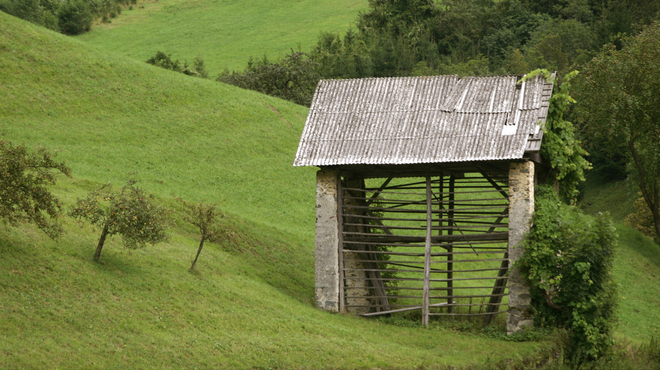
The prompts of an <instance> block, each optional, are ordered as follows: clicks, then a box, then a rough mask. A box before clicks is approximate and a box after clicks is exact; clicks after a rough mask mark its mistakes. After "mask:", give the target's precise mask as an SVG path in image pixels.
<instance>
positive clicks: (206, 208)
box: [179, 198, 226, 271]
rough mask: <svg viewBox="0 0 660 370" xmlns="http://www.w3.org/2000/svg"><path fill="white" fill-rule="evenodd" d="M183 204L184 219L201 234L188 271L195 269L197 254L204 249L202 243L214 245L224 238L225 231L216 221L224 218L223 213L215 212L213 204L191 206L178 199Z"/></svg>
mask: <svg viewBox="0 0 660 370" xmlns="http://www.w3.org/2000/svg"><path fill="white" fill-rule="evenodd" d="M179 200H180V201H181V202H182V203H183V206H184V207H186V211H187V212H186V213H185V215H184V219H185V220H186V221H187V222H189V223H191V224H193V225H195V226H197V228H199V232H200V234H201V236H200V240H199V248H197V255H195V260H194V261H193V262H192V265H190V271H193V270H194V269H195V265H197V259H198V258H199V254H200V253H202V248H203V247H204V242H206V241H208V242H211V243H216V242H218V241H220V240H221V239H223V238H224V237H225V234H226V232H225V230H224V229H223V228H222V226H221V225H220V224H219V223H218V221H219V220H220V219H222V218H224V217H225V214H224V213H223V212H218V211H216V208H215V204H204V203H199V204H192V203H186V201H184V200H182V199H181V198H179Z"/></svg>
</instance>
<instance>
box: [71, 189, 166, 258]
mask: <svg viewBox="0 0 660 370" xmlns="http://www.w3.org/2000/svg"><path fill="white" fill-rule="evenodd" d="M135 183H136V181H135V180H130V181H128V183H126V185H124V187H123V188H122V189H121V192H119V193H115V192H113V191H112V188H111V186H110V184H106V185H104V186H103V187H102V188H101V189H99V190H98V191H91V192H89V193H88V194H87V196H86V197H85V198H83V199H78V201H77V202H76V204H74V205H73V207H72V208H71V211H70V212H69V216H71V217H73V218H76V219H78V220H81V221H82V220H84V221H87V222H89V223H90V224H92V225H95V226H98V227H100V228H101V236H100V237H99V242H98V245H97V247H96V253H95V254H94V259H95V260H98V259H99V257H100V256H101V251H102V249H103V246H104V244H105V238H106V237H108V236H112V235H115V234H117V235H121V236H122V240H123V242H124V246H125V247H126V248H129V249H138V248H143V247H145V246H146V245H147V243H150V244H156V243H159V242H162V241H165V240H167V233H166V223H167V211H166V210H165V209H164V208H162V207H160V206H158V205H155V204H154V203H153V201H152V199H151V198H153V195H151V194H147V193H146V192H145V191H144V190H143V189H141V188H139V187H137V186H135ZM102 202H105V203H102Z"/></svg>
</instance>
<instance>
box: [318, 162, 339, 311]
mask: <svg viewBox="0 0 660 370" xmlns="http://www.w3.org/2000/svg"><path fill="white" fill-rule="evenodd" d="M338 181H339V176H338V173H337V171H333V170H320V171H318V172H317V173H316V242H315V252H314V259H315V269H314V273H315V279H316V284H315V286H314V287H315V289H314V290H315V298H316V306H317V307H318V308H320V309H323V310H327V311H334V312H337V311H339V249H338V248H339V222H338V220H337V185H338Z"/></svg>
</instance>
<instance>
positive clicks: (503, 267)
mask: <svg viewBox="0 0 660 370" xmlns="http://www.w3.org/2000/svg"><path fill="white" fill-rule="evenodd" d="M372 182H375V180H373V181H372ZM372 182H370V183H368V184H369V185H363V184H365V181H364V180H360V181H355V180H350V181H344V182H343V185H342V188H341V190H340V196H339V202H340V207H339V208H340V214H339V216H340V217H341V221H342V222H341V224H342V226H341V230H342V233H341V236H340V240H341V241H340V244H341V249H340V250H341V252H340V254H342V256H340V264H341V266H340V269H341V271H342V283H343V275H344V272H346V271H349V270H347V269H345V268H344V264H343V257H344V255H345V254H346V253H349V252H350V253H351V256H352V257H351V258H357V259H353V262H359V263H360V264H358V265H355V264H352V265H353V266H358V267H354V268H352V269H350V271H351V272H352V273H353V277H351V279H352V281H356V280H358V281H359V280H364V281H365V284H363V285H364V286H363V287H361V288H360V289H366V290H363V291H368V292H369V295H367V296H361V295H357V296H356V294H352V295H351V297H353V298H366V301H368V302H369V305H368V307H367V306H363V305H360V306H358V305H350V304H346V302H345V301H344V300H345V294H344V290H347V289H351V288H350V287H345V286H343V284H342V292H341V297H340V299H341V300H342V302H340V307H341V309H347V310H349V311H350V310H352V309H357V308H361V309H362V311H363V312H364V311H365V308H366V309H368V313H365V314H363V316H374V315H380V314H386V313H398V312H406V311H411V310H422V321H423V323H424V324H428V320H429V317H430V316H434V315H449V316H475V315H478V316H480V315H483V316H485V317H486V319H485V321H484V322H485V323H487V322H490V318H491V317H492V315H495V314H497V313H501V312H506V311H505V310H502V308H501V307H500V306H501V305H502V301H503V298H505V297H506V296H507V295H508V293H507V290H506V271H507V270H508V259H507V256H506V240H507V239H508V225H507V223H506V220H507V216H508V195H507V191H508V188H507V179H506V177H504V176H501V177H496V176H491V175H484V174H481V173H477V174H466V175H465V176H460V177H457V176H455V174H453V173H447V174H443V173H441V174H429V175H428V176H427V178H409V179H400V178H399V179H394V181H393V177H389V178H387V179H382V180H381V182H380V183H377V184H374V183H372ZM356 184H362V185H360V186H357V185H356ZM356 256H357V257H356ZM360 266H362V268H359V267H360ZM355 272H359V274H360V275H359V276H363V277H362V278H356V277H355V275H356V274H355ZM355 289H357V288H355ZM355 292H356V291H354V292H353V293H355ZM362 301H365V300H362Z"/></svg>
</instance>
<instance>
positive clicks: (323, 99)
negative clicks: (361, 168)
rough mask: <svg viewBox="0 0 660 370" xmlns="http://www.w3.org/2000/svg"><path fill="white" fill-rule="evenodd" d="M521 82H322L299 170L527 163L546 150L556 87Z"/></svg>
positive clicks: (311, 112)
mask: <svg viewBox="0 0 660 370" xmlns="http://www.w3.org/2000/svg"><path fill="white" fill-rule="evenodd" d="M517 79H518V78H517V77H516V76H501V77H465V78H458V77H457V76H433V77H399V78H367V79H354V80H322V81H321V82H319V85H318V87H317V88H316V93H315V94H314V99H313V101H312V105H311V107H310V110H309V115H308V116H307V122H306V123H305V128H304V130H303V133H302V136H301V139H300V144H299V146H298V152H297V154H296V159H295V161H294V166H333V165H352V164H418V163H448V162H469V161H486V160H510V159H520V158H522V157H523V155H524V154H525V152H526V151H538V150H539V148H540V143H541V138H542V135H543V132H542V131H540V130H539V129H538V127H539V126H538V125H539V121H541V123H544V122H545V119H546V117H547V113H548V101H549V99H550V95H551V94H552V84H550V83H547V82H546V81H545V79H544V78H543V77H542V76H536V77H535V78H534V79H531V80H529V81H526V82H523V83H522V84H520V85H518V86H517Z"/></svg>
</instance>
